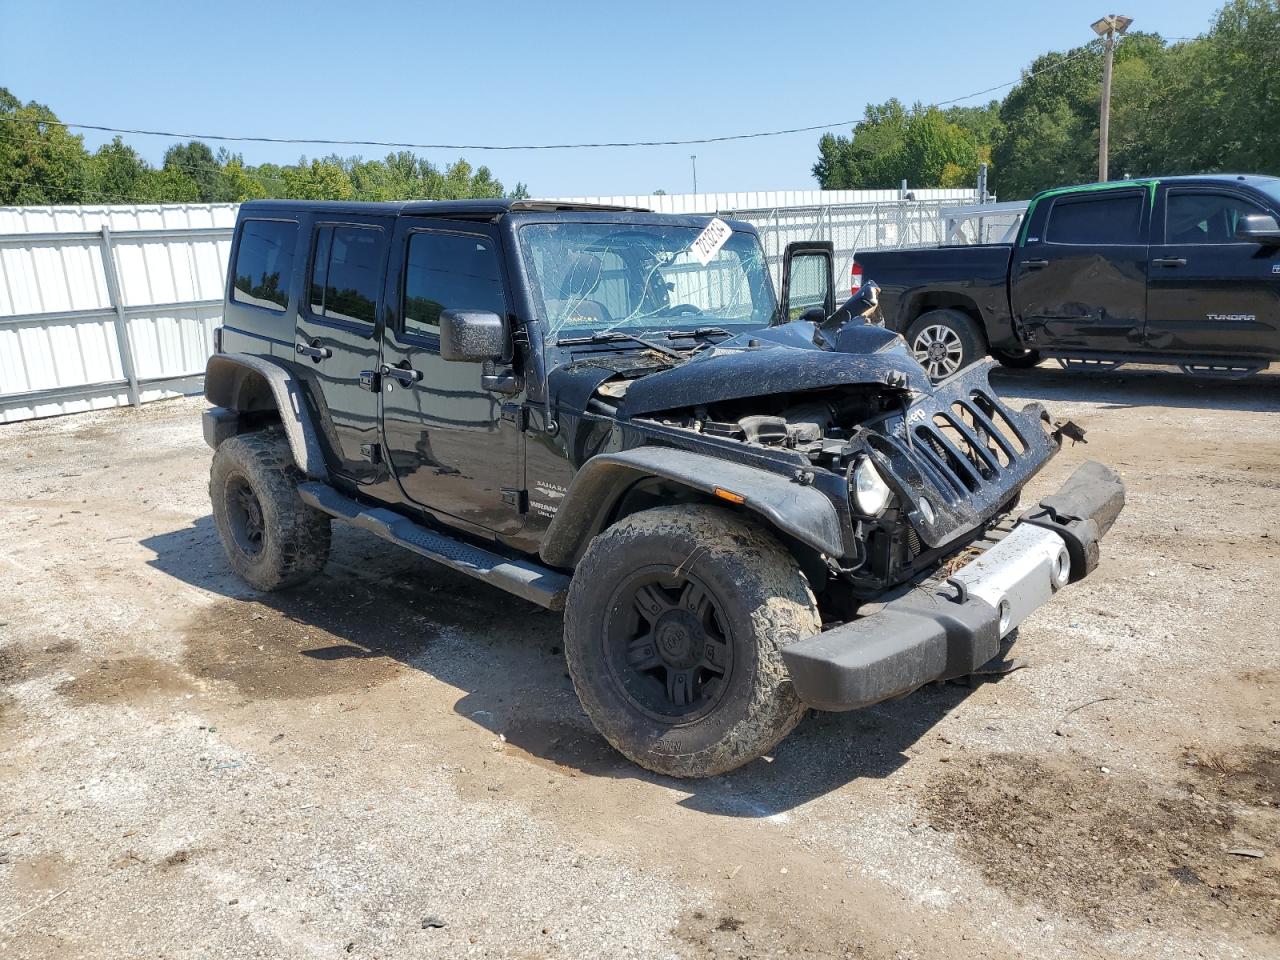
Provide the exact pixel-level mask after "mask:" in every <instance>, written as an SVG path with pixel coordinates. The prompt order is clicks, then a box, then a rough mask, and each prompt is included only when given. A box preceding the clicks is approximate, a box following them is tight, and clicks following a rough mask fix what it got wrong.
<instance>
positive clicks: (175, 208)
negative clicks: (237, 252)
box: [0, 204, 236, 422]
mask: <svg viewBox="0 0 1280 960" xmlns="http://www.w3.org/2000/svg"><path fill="white" fill-rule="evenodd" d="M235 216H236V208H235V206H234V205H231V204H215V205H206V204H198V205H197V204H192V205H166V206H139V207H115V206H112V207H35V208H15V209H3V210H0V421H3V422H8V421H13V420H26V419H30V418H32V417H46V416H54V415H57V414H62V413H76V412H79V411H83V410H93V409H98V408H100V407H112V406H119V405H121V404H125V403H134V404H137V403H141V402H144V401H147V400H156V399H160V398H162V397H171V396H177V395H180V394H183V393H192V392H194V391H197V390H199V385H200V378H201V377H202V376H203V374H204V365H205V360H206V359H207V358H208V356H209V352H210V350H211V348H212V336H213V328H214V327H215V326H217V324H218V321H219V320H220V319H221V316H222V291H223V285H224V278H225V271H226V264H227V258H228V255H229V253H230V244H231V230H232V227H233V226H234V224H235Z"/></svg>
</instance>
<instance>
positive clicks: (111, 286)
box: [100, 224, 142, 407]
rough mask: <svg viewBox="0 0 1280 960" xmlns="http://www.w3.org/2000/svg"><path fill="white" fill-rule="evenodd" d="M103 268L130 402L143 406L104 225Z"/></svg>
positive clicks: (107, 235)
mask: <svg viewBox="0 0 1280 960" xmlns="http://www.w3.org/2000/svg"><path fill="white" fill-rule="evenodd" d="M100 249H101V250H102V270H103V273H104V274H106V278H107V295H108V296H109V297H110V298H111V306H112V308H113V309H114V310H115V312H116V323H115V326H116V344H117V346H119V348H120V369H121V370H123V371H124V378H125V379H126V380H127V381H129V385H128V387H127V390H128V393H129V402H130V403H131V404H133V405H134V406H135V407H140V406H142V396H141V394H139V393H138V372H137V371H136V370H135V369H134V366H133V343H132V341H131V340H130V339H129V321H128V318H126V317H125V314H124V296H123V294H121V292H120V276H119V274H117V273H116V253H115V248H114V247H113V246H112V245H111V228H110V227H108V226H107V225H106V224H103V225H102V246H101V248H100Z"/></svg>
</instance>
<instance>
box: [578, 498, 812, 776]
mask: <svg viewBox="0 0 1280 960" xmlns="http://www.w3.org/2000/svg"><path fill="white" fill-rule="evenodd" d="M670 536H674V537H677V538H680V539H682V540H686V541H687V542H688V543H689V544H691V545H692V549H691V550H690V553H691V560H690V562H691V563H692V564H695V565H701V564H722V565H726V566H727V567H728V568H729V569H732V570H733V571H734V576H735V577H736V580H737V593H736V595H735V596H733V597H730V598H721V603H722V604H724V603H725V601H726V600H728V601H729V602H731V603H734V604H735V605H738V606H739V607H741V608H745V610H746V612H747V614H748V616H749V618H750V620H751V622H752V624H753V625H754V629H753V631H752V632H753V633H754V635H755V643H756V645H757V658H758V659H757V669H756V671H755V675H754V677H753V678H752V682H751V685H750V693H749V697H750V703H749V706H748V707H747V709H746V711H745V715H744V716H743V717H742V718H741V719H740V720H739V721H738V722H737V723H735V724H733V725H732V726H731V727H729V728H727V729H726V730H725V731H724V735H723V737H722V738H721V739H720V740H719V741H717V742H715V743H713V744H712V745H711V746H709V747H706V748H704V749H701V750H698V751H696V752H691V753H685V754H668V753H662V752H657V751H655V749H654V745H653V743H652V740H651V738H650V737H646V736H644V735H642V733H641V728H643V727H644V726H645V725H644V724H643V723H641V724H639V725H637V724H635V723H633V722H632V719H633V715H632V714H631V713H630V711H629V710H627V709H626V708H625V705H620V704H619V703H608V702H603V701H602V700H601V699H600V698H598V697H597V696H596V692H595V690H594V688H593V687H592V686H591V685H590V684H588V683H586V682H584V681H585V680H586V678H587V677H588V675H589V672H590V671H596V670H600V669H604V668H603V667H602V665H601V664H600V663H599V662H597V660H596V659H595V658H593V657H592V656H591V655H590V654H591V650H592V644H595V643H597V642H598V640H597V638H595V637H589V636H584V635H582V630H583V628H584V625H583V623H582V617H581V612H582V611H583V610H585V609H588V608H589V607H590V606H591V605H592V604H595V605H599V604H601V603H602V602H604V601H603V600H602V598H601V595H600V593H601V579H600V578H599V576H598V575H597V571H598V570H599V568H600V567H601V564H602V562H603V560H604V558H605V557H606V556H607V555H614V554H616V553H617V552H619V551H621V552H623V553H634V555H635V556H636V557H637V558H639V557H643V556H644V547H645V542H646V541H647V540H650V539H651V538H654V537H664V538H665V537H670ZM821 626H822V622H821V618H820V617H819V614H818V605H817V601H816V600H815V599H814V595H813V591H812V590H811V589H810V587H809V582H808V580H807V579H806V578H805V576H804V574H803V573H801V571H800V569H799V567H798V565H797V563H796V560H795V558H794V557H793V556H792V555H791V554H790V553H789V552H788V551H787V550H786V548H784V547H783V546H782V544H781V543H780V542H779V541H778V539H777V538H776V537H775V536H774V535H773V534H772V533H771V532H770V531H768V530H767V529H766V528H765V527H763V526H762V525H761V524H759V523H757V522H755V521H754V520H751V519H748V518H745V517H743V516H741V515H738V514H735V513H733V512H732V511H730V510H727V509H723V508H720V507H715V506H709V505H704V504H680V505H672V506H665V507H657V508H654V509H651V510H644V511H641V512H639V513H634V514H632V515H630V516H628V517H626V518H625V519H623V520H621V521H619V522H618V523H616V524H614V525H613V526H611V527H609V528H608V529H606V530H605V531H604V532H603V533H601V534H600V535H599V536H597V537H596V538H595V539H594V540H592V542H591V544H590V546H589V547H588V549H587V552H586V554H585V555H584V556H583V558H582V561H581V562H580V563H579V564H578V567H577V570H576V571H575V573H574V577H573V581H572V583H571V584H570V587H569V596H568V601H567V604H566V609H565V644H564V649H565V655H566V658H567V659H568V663H569V674H570V676H571V677H572V678H573V682H574V686H575V688H576V689H577V690H578V694H579V697H580V698H581V700H582V705H583V708H584V709H585V710H586V712H587V715H588V716H589V717H590V718H591V720H592V722H593V723H594V724H595V726H596V728H597V729H598V730H599V731H600V733H601V735H603V736H604V738H605V739H606V740H608V741H609V743H610V744H612V745H613V747H614V748H615V749H616V750H617V751H618V752H619V753H621V754H623V755H624V756H625V757H627V758H628V759H630V760H631V761H633V762H634V763H636V764H638V765H639V766H641V767H644V768H645V769H647V770H652V771H653V772H655V773H659V774H663V775H666V776H671V777H707V776H714V775H716V774H720V773H725V772H728V771H729V770H733V769H734V768H736V767H739V766H742V765H743V764H745V763H748V762H750V761H751V760H754V759H756V758H758V757H760V756H762V755H764V754H767V753H768V752H769V751H771V750H772V749H773V748H774V747H776V746H777V745H778V743H779V742H780V741H781V740H782V739H783V738H784V737H785V736H786V735H787V734H788V733H790V732H791V731H792V730H793V729H795V727H796V724H798V723H799V722H800V719H801V718H802V717H803V716H804V712H805V709H806V708H805V705H804V704H803V703H802V702H801V701H800V699H799V698H798V697H797V696H796V693H795V690H794V688H793V687H792V685H791V681H790V679H789V677H788V674H787V670H786V666H785V665H784V664H783V661H782V657H781V653H780V651H781V650H782V648H783V647H785V646H787V645H788V644H791V643H794V642H796V641H797V640H801V639H804V638H805V637H810V636H813V635H814V634H816V633H817V632H818V631H819V630H820V629H821ZM717 709H720V708H719V707H718V708H717Z"/></svg>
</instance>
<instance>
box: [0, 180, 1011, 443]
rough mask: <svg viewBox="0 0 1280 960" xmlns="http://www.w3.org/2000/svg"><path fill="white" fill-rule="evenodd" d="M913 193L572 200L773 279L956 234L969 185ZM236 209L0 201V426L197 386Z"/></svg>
mask: <svg viewBox="0 0 1280 960" xmlns="http://www.w3.org/2000/svg"><path fill="white" fill-rule="evenodd" d="M915 197H916V199H913V200H905V199H899V198H898V192H897V191H890V190H877V191H816V190H814V191H785V192H775V193H756V194H690V195H673V196H665V195H657V196H653V197H590V198H575V199H584V200H593V201H599V202H613V203H621V204H626V205H631V206H647V207H650V208H652V209H655V210H658V211H660V212H668V213H715V212H718V213H721V214H723V215H725V216H733V217H737V218H739V219H742V220H746V221H748V222H750V223H753V224H755V225H756V227H757V228H758V229H759V230H760V233H761V238H762V241H763V243H764V246H765V252H766V254H767V255H768V257H769V260H770V263H771V265H772V266H773V268H774V270H775V278H776V276H777V271H778V269H779V265H780V263H781V258H782V252H783V250H784V249H785V248H786V245H787V244H788V243H790V242H791V241H793V240H805V239H829V240H832V241H833V242H834V243H835V247H836V251H837V261H836V264H837V268H838V269H840V270H842V271H844V272H846V273H847V271H848V267H849V260H851V259H852V257H853V255H854V253H856V252H857V251H858V250H874V249H882V248H885V247H906V246H924V245H929V244H934V243H941V242H944V240H945V239H946V238H947V237H948V235H951V237H952V242H957V241H958V242H964V239H965V238H964V236H963V230H960V229H958V228H956V227H955V223H956V222H957V221H956V218H955V217H953V218H951V219H948V218H947V216H946V214H947V212H948V211H952V208H955V209H961V210H962V209H968V208H965V207H957V205H958V204H965V203H972V202H973V201H975V200H976V197H975V194H974V192H973V191H971V190H919V191H915ZM998 206H1001V207H1003V206H1004V205H1003V204H1000V205H998ZM236 209H237V208H236V206H235V205H233V204H208V205H206V204H181V205H164V206H160V205H156V206H103V207H25V208H8V209H3V208H0V422H9V421H15V420H27V419H31V418H34V417H47V416H55V415H58V414H64V413H76V412H80V411H84V410H94V409H98V408H101V407H112V406H120V405H123V404H126V403H133V404H138V403H143V402H146V401H148V400H156V399H160V398H162V397H171V396H177V395H180V394H185V393H193V392H197V391H198V390H199V389H200V379H201V377H202V376H203V372H204V365H205V361H206V360H207V359H208V356H209V353H210V350H211V349H212V338H213V329H214V327H216V326H217V324H218V322H219V320H220V319H221V316H222V296H223V291H224V289H225V284H226V269H227V260H228V257H229V255H230V246H231V234H232V228H233V226H234V224H235V217H236ZM990 209H991V213H992V214H993V215H994V214H995V213H996V210H995V208H994V207H992V208H990ZM1001 212H1002V213H1003V211H1001ZM988 219H989V220H990V222H991V223H995V222H996V220H994V219H990V218H988ZM960 221H963V222H968V221H967V220H965V218H964V217H961V218H960ZM971 232H972V231H971ZM991 232H992V231H991V229H989V228H987V227H982V228H979V229H978V234H980V235H981V234H986V233H991ZM983 238H984V239H992V238H991V237H986V236H984V237H983ZM994 239H999V238H994Z"/></svg>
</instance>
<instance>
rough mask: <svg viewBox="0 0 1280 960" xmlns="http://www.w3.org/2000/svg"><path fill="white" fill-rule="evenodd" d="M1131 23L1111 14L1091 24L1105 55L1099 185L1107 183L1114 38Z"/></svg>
mask: <svg viewBox="0 0 1280 960" xmlns="http://www.w3.org/2000/svg"><path fill="white" fill-rule="evenodd" d="M1131 23H1133V18H1132V17H1122V16H1121V15H1120V14H1118V13H1112V14H1108V15H1107V16H1105V17H1103V18H1102V19H1101V20H1097V21H1095V22H1094V23H1093V24H1092V26H1093V32H1094V33H1096V34H1097V35H1098V36H1100V37H1105V38H1106V53H1105V56H1104V58H1103V61H1102V117H1101V120H1100V122H1099V125H1098V182H1099V183H1106V181H1107V146H1108V141H1109V140H1110V139H1111V62H1112V58H1113V55H1114V53H1115V49H1116V37H1119V36H1123V35H1124V32H1125V31H1126V30H1128V29H1129V24H1131Z"/></svg>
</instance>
